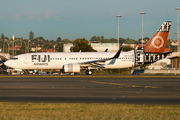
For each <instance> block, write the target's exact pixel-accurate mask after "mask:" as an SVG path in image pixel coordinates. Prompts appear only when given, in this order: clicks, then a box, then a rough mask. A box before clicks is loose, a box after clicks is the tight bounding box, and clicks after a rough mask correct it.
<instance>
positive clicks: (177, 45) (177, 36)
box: [175, 7, 180, 52]
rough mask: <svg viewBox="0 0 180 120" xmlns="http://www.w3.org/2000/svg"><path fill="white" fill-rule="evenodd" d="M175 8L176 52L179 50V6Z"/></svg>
mask: <svg viewBox="0 0 180 120" xmlns="http://www.w3.org/2000/svg"><path fill="white" fill-rule="evenodd" d="M175 10H177V33H176V34H177V43H178V44H177V52H180V39H179V10H180V7H177V8H175Z"/></svg>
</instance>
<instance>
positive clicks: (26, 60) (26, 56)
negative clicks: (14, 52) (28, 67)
mask: <svg viewBox="0 0 180 120" xmlns="http://www.w3.org/2000/svg"><path fill="white" fill-rule="evenodd" d="M24 64H28V55H24Z"/></svg>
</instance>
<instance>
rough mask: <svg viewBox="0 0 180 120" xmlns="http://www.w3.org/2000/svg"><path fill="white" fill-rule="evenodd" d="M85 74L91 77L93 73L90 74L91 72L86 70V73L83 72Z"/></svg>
mask: <svg viewBox="0 0 180 120" xmlns="http://www.w3.org/2000/svg"><path fill="white" fill-rule="evenodd" d="M85 74H86V75H92V74H93V72H92V71H91V70H86V71H85Z"/></svg>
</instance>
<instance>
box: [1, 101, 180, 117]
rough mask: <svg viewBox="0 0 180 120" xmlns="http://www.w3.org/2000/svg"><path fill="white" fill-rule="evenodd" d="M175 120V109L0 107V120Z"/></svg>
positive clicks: (57, 105) (62, 105)
mask: <svg viewBox="0 0 180 120" xmlns="http://www.w3.org/2000/svg"><path fill="white" fill-rule="evenodd" d="M179 116H180V106H179V105H176V106H169V105H167V106H166V105H129V104H75V103H0V119H1V120H6V119H7V120H14V119H17V120H24V119H25V120H34V119H36V120H42V119H43V120H44V119H53V120H56V119H57V120H65V119H66V120H71V119H72V120H74V119H77V120H101V119H103V120H110V119H114V120H119V119H123V120H131V119H132V120H139V119H142V120H157V119H159V120H161V119H162V120H166V119H167V120H177V119H180V117H179Z"/></svg>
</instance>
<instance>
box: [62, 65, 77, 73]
mask: <svg viewBox="0 0 180 120" xmlns="http://www.w3.org/2000/svg"><path fill="white" fill-rule="evenodd" d="M63 72H70V73H74V72H80V66H79V64H65V65H63Z"/></svg>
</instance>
